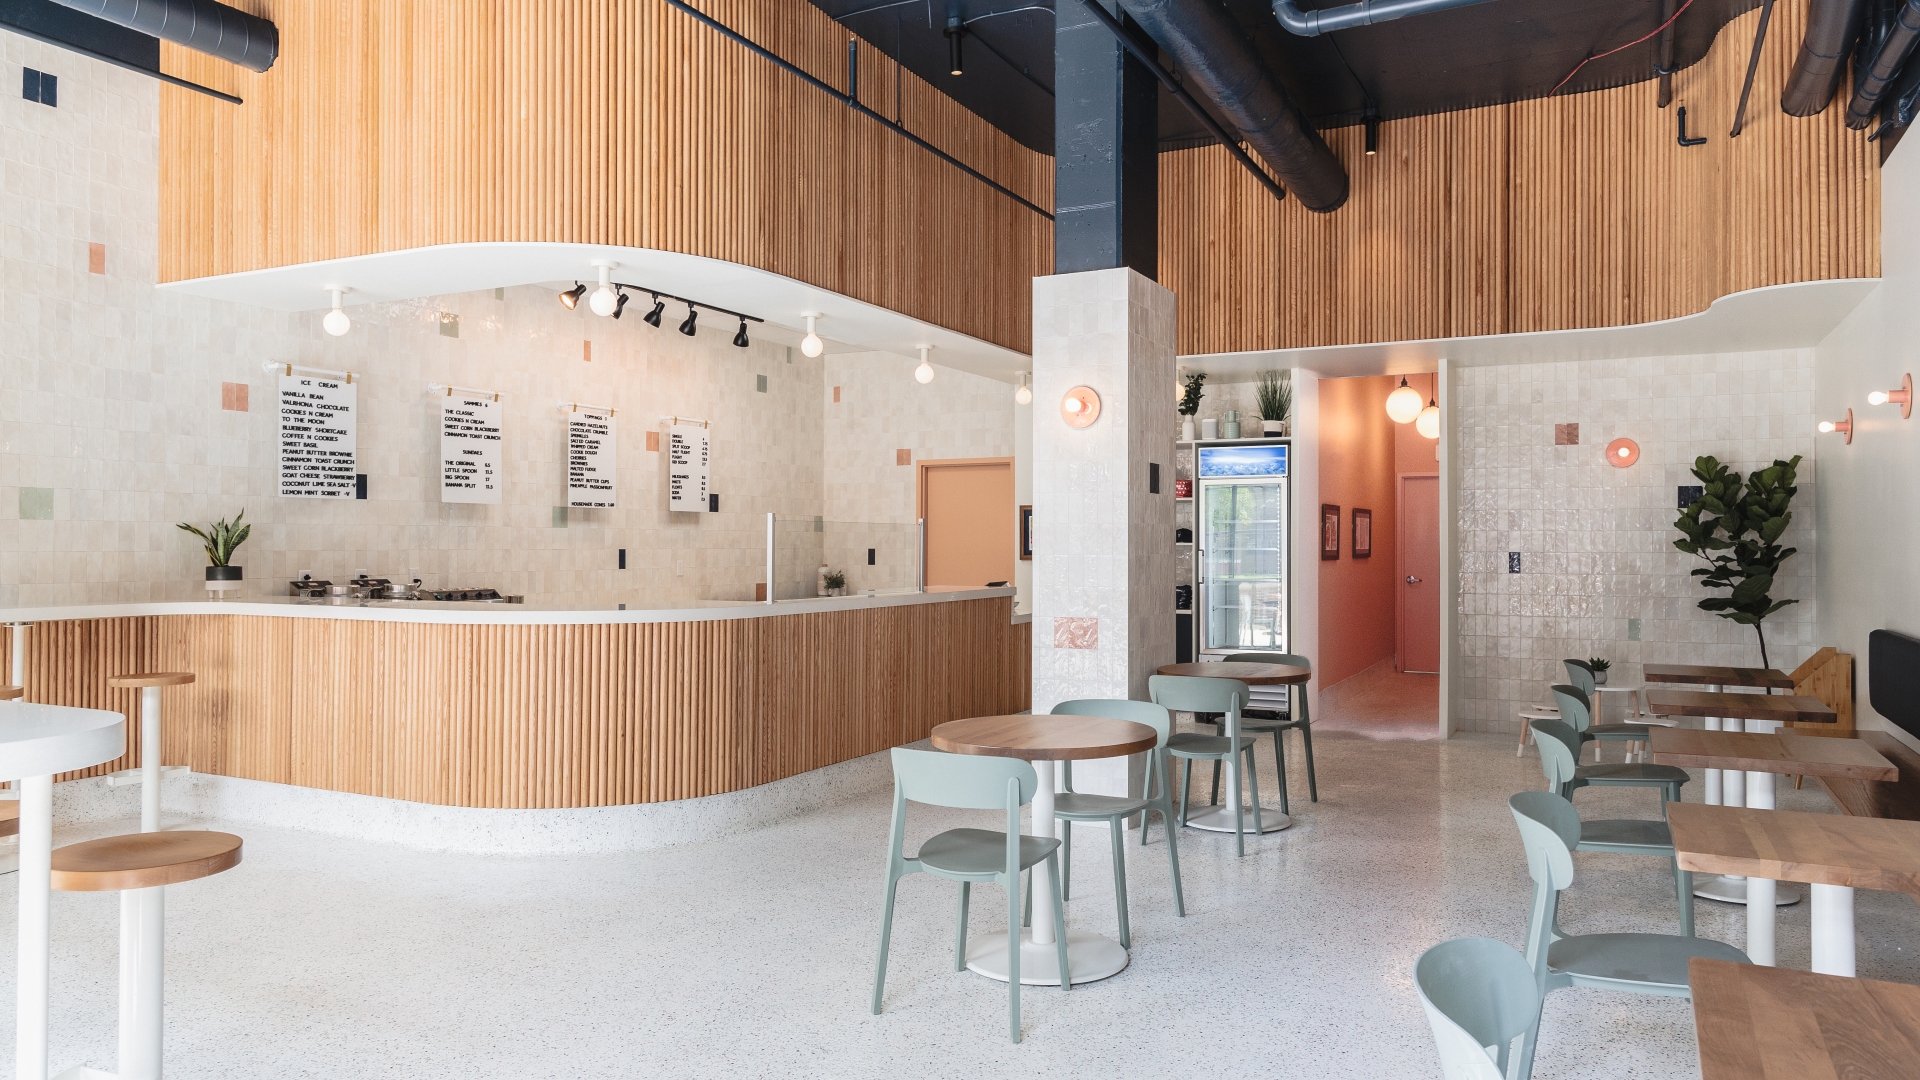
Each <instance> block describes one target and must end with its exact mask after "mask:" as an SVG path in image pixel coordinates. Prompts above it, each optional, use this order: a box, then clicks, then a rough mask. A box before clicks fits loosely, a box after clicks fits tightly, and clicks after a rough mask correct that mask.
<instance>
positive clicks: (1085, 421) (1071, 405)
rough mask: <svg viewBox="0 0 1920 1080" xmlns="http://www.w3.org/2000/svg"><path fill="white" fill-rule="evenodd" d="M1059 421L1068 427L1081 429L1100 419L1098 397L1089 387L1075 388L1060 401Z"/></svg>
mask: <svg viewBox="0 0 1920 1080" xmlns="http://www.w3.org/2000/svg"><path fill="white" fill-rule="evenodd" d="M1060 419H1062V420H1065V421H1066V422H1067V426H1068V427H1077V428H1083V427H1087V426H1088V425H1090V424H1092V423H1093V422H1094V421H1095V420H1098V419H1100V395H1099V394H1097V393H1095V392H1094V389H1093V387H1091V386H1076V387H1074V388H1073V389H1071V390H1069V391H1067V394H1066V396H1065V397H1063V398H1061V399H1060Z"/></svg>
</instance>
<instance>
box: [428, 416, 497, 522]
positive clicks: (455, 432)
mask: <svg viewBox="0 0 1920 1080" xmlns="http://www.w3.org/2000/svg"><path fill="white" fill-rule="evenodd" d="M500 467H501V455H500V402H499V400H498V399H497V398H494V397H491V396H489V397H446V398H442V399H441V405H440V501H441V502H450V503H498V502H499V501H500V495H501V490H502V488H503V487H504V485H503V484H502V483H501V476H500Z"/></svg>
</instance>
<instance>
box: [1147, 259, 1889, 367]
mask: <svg viewBox="0 0 1920 1080" xmlns="http://www.w3.org/2000/svg"><path fill="white" fill-rule="evenodd" d="M1879 284H1880V279H1879V278H1837V279H1833V280H1829V281H1800V282H1794V283H1792V284H1789V285H1769V286H1767V287H1765V288H1760V289H1749V290H1748V291H1746V292H1738V293H1732V294H1730V295H1727V296H1722V297H1720V298H1719V299H1717V300H1715V301H1714V302H1713V304H1712V306H1710V307H1708V308H1707V310H1705V311H1702V312H1699V313H1697V314H1693V315H1683V316H1681V317H1680V318H1677V319H1666V320H1663V321H1661V322H1651V323H1638V324H1635V325H1633V326H1607V327H1599V328H1595V329H1590V330H1547V331H1541V332H1539V333H1532V334H1490V335H1487V336H1484V337H1464V338H1436V339H1433V340H1429V341H1396V342H1389V343H1384V344H1377V345H1327V346H1321V347H1318V348H1311V349H1269V350H1265V351H1261V352H1237V353H1211V354H1206V355H1199V356H1182V357H1181V358H1180V366H1181V367H1184V368H1193V369H1195V370H1204V371H1206V372H1207V374H1208V375H1209V376H1211V377H1212V378H1214V379H1216V380H1220V379H1233V378H1235V377H1237V376H1244V377H1246V378H1252V377H1253V373H1254V372H1256V371H1261V370H1265V369H1268V368H1306V369H1307V370H1309V371H1314V372H1318V373H1319V374H1320V376H1321V377H1322V378H1345V377H1347V376H1353V375H1401V374H1410V373H1413V372H1421V371H1437V370H1439V368H1440V358H1441V357H1443V356H1444V357H1446V358H1447V360H1448V362H1449V363H1451V364H1453V365H1456V366H1466V367H1487V366H1494V365H1499V364H1530V363H1539V362H1544V361H1552V360H1624V359H1628V358H1631V357H1637V356H1695V355H1703V354H1708V353H1731V352H1762V351H1766V350H1770V349H1810V348H1812V347H1813V346H1815V345H1818V344H1820V342H1821V341H1822V340H1823V339H1824V338H1825V337H1826V336H1827V335H1828V334H1829V333H1831V332H1832V331H1833V328H1834V327H1836V326H1838V325H1840V321H1841V320H1842V319H1845V318H1846V317H1847V316H1848V315H1849V314H1851V313H1852V311H1853V309H1854V308H1856V307H1858V306H1859V305H1860V301H1862V300H1864V299H1866V298H1867V294H1868V293H1870V292H1872V291H1873V289H1874V287H1875V286H1877V285H1879Z"/></svg>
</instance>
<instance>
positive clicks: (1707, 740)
mask: <svg viewBox="0 0 1920 1080" xmlns="http://www.w3.org/2000/svg"><path fill="white" fill-rule="evenodd" d="M1652 742H1653V763H1654V764H1655V765H1678V766H1680V767H1681V768H1683V769H1739V770H1741V771H1742V772H1771V773H1798V774H1801V775H1805V776H1844V777H1846V778H1848V779H1850V780H1886V781H1892V780H1898V779H1900V768H1899V766H1897V765H1895V764H1894V763H1893V762H1891V761H1888V760H1887V759H1886V756H1885V755H1883V754H1881V753H1880V751H1878V750H1875V749H1874V748H1873V747H1871V746H1868V745H1867V744H1866V743H1864V742H1861V741H1860V740H1859V739H1833V738H1828V737H1826V736H1823V735H1793V734H1787V733H1782V734H1777V735H1761V734H1757V733H1753V732H1745V731H1696V730H1694V729H1693V728H1665V727H1657V728H1654V729H1653V739H1652Z"/></svg>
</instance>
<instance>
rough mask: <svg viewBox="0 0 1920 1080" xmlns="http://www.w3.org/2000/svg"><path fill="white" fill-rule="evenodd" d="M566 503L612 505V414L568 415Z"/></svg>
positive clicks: (580, 413) (601, 506)
mask: <svg viewBox="0 0 1920 1080" xmlns="http://www.w3.org/2000/svg"><path fill="white" fill-rule="evenodd" d="M567 505H568V506H581V507H588V508H591V509H607V508H610V507H612V506H613V417H611V416H603V415H601V414H600V413H589V412H571V413H568V414H567Z"/></svg>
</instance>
